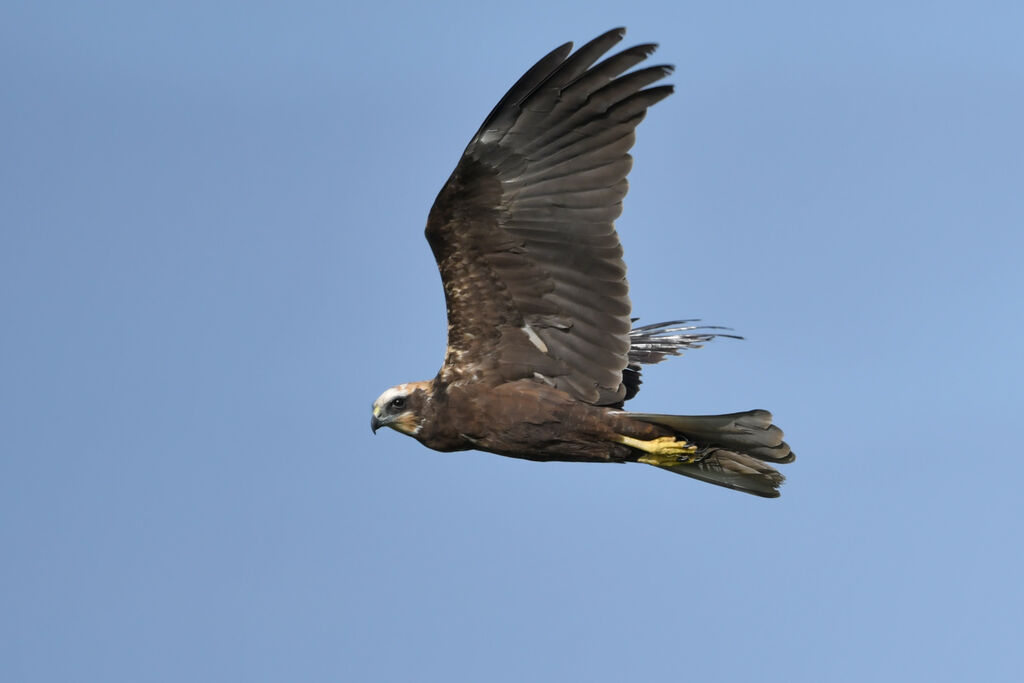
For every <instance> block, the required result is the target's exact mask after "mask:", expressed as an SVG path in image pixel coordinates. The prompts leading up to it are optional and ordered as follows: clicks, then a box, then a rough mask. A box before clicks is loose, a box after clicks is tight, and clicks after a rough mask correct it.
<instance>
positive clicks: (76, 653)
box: [0, 0, 1024, 683]
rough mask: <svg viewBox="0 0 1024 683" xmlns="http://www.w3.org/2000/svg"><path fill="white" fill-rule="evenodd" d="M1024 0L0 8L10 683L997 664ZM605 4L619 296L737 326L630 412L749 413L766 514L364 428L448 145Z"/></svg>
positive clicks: (611, 675) (1017, 465)
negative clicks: (660, 78)
mask: <svg viewBox="0 0 1024 683" xmlns="http://www.w3.org/2000/svg"><path fill="white" fill-rule="evenodd" d="M1022 7H1024V5H1021V4H1020V3H1018V2H1003V3H998V2H971V3H967V2H962V3H945V2H913V3H911V2H884V3H883V2H877V3H872V2H850V3H820V2H809V1H808V2H765V3H757V4H752V3H733V2H718V3H708V2H699V3H698V2H678V1H672V2H669V1H667V0H665V1H662V2H632V3H621V2H618V3H610V2H602V1H600V0H585V1H570V2H564V3H558V2H550V1H545V2H535V1H533V0H524V1H521V2H516V3H512V4H509V3H500V4H488V3H454V2H437V3H415V4H414V3H407V4H406V3H398V4H396V3H391V2H386V1H381V2H373V3H360V4H359V6H355V4H354V3H344V2H342V3H337V2H333V3H332V2H292V3H279V4H274V5H272V4H269V3H241V2H236V3H208V2H203V3H188V2H185V3H183V2H174V3H148V2H147V3H139V2H124V3H70V2H69V3H45V2H38V3H21V2H19V3H13V2H11V3H5V6H4V9H3V10H0V83H2V84H3V86H2V91H3V94H2V102H3V103H2V106H0V140H2V144H0V150H2V151H0V315H2V318H0V319H2V329H0V548H2V553H3V555H2V560H0V678H2V679H3V680H5V681H19V682H24V681H61V682H65V681H104V682H120V681H125V682H131V683H144V682H148V681H168V682H172V681H173V682H180V681H247V682H252V681H341V680H345V681H526V680H543V681H567V680H579V681H626V680H638V681H752V680H757V681H765V682H768V681H787V682H792V681H809V682H810V681H814V682H820V681H878V680H892V681H895V680H904V681H905V680H921V681H925V680H927V681H964V680H983V681H1011V680H1019V676H1020V636H1021V633H1022V631H1024V617H1022V614H1024V597H1022V588H1021V576H1022V575H1024V559H1022V556H1021V554H1022V553H1021V549H1020V546H1021V536H1022V529H1021V526H1022V525H1021V521H1022V519H1024V509H1022V507H1024V506H1022V503H1021V492H1020V484H1021V482H1022V481H1024V464H1022V463H1024V460H1022V458H1024V456H1022V454H1021V444H1020V438H1019V430H1020V427H1021V409H1022V407H1024V402H1022V390H1021V386H1022V384H1024V376H1022V375H1024V372H1022V366H1024V363H1022V354H1021V337H1022V335H1024V320H1022V318H1024V315H1022V310H1024V306H1022V303H1021V298H1022V295H1024V276H1022V275H1021V260H1022V255H1024V236H1022V233H1024V191H1022V190H1024V132H1022V122H1024V41H1022V40H1021V30H1022V27H1024V10H1022ZM617 25H626V26H628V27H629V34H628V35H627V40H626V43H627V44H632V43H636V42H647V41H656V42H660V43H661V49H660V51H659V53H658V59H659V60H663V61H665V62H670V63H674V64H675V65H676V66H677V71H676V73H675V75H674V76H673V77H672V79H671V80H672V82H673V83H675V85H676V87H677V93H676V95H674V96H673V97H672V98H670V99H668V100H666V101H665V102H662V103H660V104H658V105H657V106H656V107H655V108H654V109H653V110H652V111H651V113H650V115H649V116H648V118H647V120H646V121H645V122H644V123H643V125H642V126H641V128H640V130H639V136H638V143H637V145H636V147H635V148H634V155H635V157H636V164H635V167H634V171H633V173H632V175H631V186H632V190H631V192H630V195H629V197H628V198H627V200H626V209H625V213H624V215H623V217H622V219H621V220H620V221H619V224H618V227H619V231H620V234H621V236H622V240H623V243H624V245H625V247H626V256H627V261H628V263H629V265H630V279H631V284H632V296H633V302H634V309H635V313H636V314H637V315H639V316H641V317H642V319H643V320H644V321H647V322H654V321H656V320H659V319H665V318H672V317H679V316H693V317H702V318H704V319H705V320H706V321H708V322H712V323H717V324H725V325H731V326H732V327H734V328H735V329H736V330H737V331H738V332H739V333H740V334H743V335H745V336H746V337H747V339H746V341H742V342H735V341H729V340H725V341H720V342H717V343H715V344H712V345H711V346H709V347H707V348H705V349H702V350H700V351H696V352H693V353H691V354H688V355H687V356H686V357H684V358H681V359H676V360H673V361H671V362H669V363H666V364H664V365H661V366H658V367H656V368H652V369H651V370H650V371H649V372H648V373H647V375H646V382H645V384H644V388H643V391H642V392H641V394H640V396H639V397H638V398H637V399H636V401H635V402H634V403H633V404H631V405H632V407H634V408H635V409H640V410H647V411H656V412H678V413H711V412H728V411H734V410H742V409H749V408H755V407H763V408H768V409H771V410H772V411H773V412H774V413H775V416H776V420H777V422H778V423H779V424H780V425H781V426H782V427H783V428H784V429H785V430H786V433H787V436H788V440H789V441H790V443H791V444H792V445H793V447H794V449H795V450H796V452H797V454H798V458H797V461H796V463H794V464H793V465H790V466H788V467H787V468H786V474H787V475H788V477H789V481H788V483H787V485H786V486H785V487H784V490H783V496H782V498H781V499H779V500H774V501H772V500H762V499H758V498H753V497H749V496H744V495H741V494H738V493H734V492H730V491H726V490H724V489H719V488H715V487H711V486H706V485H701V484H699V483H697V482H693V481H690V480H687V479H684V478H682V477H674V476H669V475H668V474H666V473H664V472H661V471H658V470H656V469H654V468H649V467H640V466H601V465H578V464H576V465H573V464H538V463H530V462H523V461H515V460H510V459H505V458H500V457H497V456H493V455H486V454H480V453H474V452H467V453H460V454H441V453H434V452H431V451H428V450H426V449H424V448H422V447H420V446H419V445H418V444H417V443H415V442H414V441H413V440H411V439H408V438H405V437H401V436H399V435H397V434H395V433H393V432H387V433H379V434H377V436H375V437H373V436H371V434H370V430H369V427H368V421H369V417H370V403H371V401H372V400H373V399H374V398H375V397H376V396H377V395H378V394H379V393H380V391H381V390H383V389H384V388H386V387H387V386H390V385H392V384H395V383H398V382H400V381H406V380H415V379H428V378H430V377H432V376H433V374H434V373H435V372H436V370H437V368H438V366H439V364H440V362H441V358H442V354H443V350H444V341H445V340H444V333H445V321H444V309H443V298H442V293H441V288H440V285H439V281H438V277H437V273H436V270H435V268H434V263H433V259H432V258H431V255H430V252H429V250H428V248H427V245H426V242H425V241H424V240H423V236H422V228H423V225H424V222H425V219H426V215H427V211H428V209H429V207H430V203H431V202H432V201H433V198H434V195H435V194H436V192H437V191H438V189H439V188H440V186H441V184H442V183H443V181H444V180H445V178H446V177H447V176H448V173H449V172H450V171H451V169H452V167H453V165H454V164H455V162H456V160H457V158H458V156H459V154H460V152H461V150H462V148H463V146H464V145H465V143H466V142H467V140H468V138H469V136H470V135H471V133H472V132H473V131H474V130H475V129H476V127H477V125H478V124H479V123H480V121H481V120H482V119H483V117H484V116H485V115H486V113H487V112H488V111H489V110H490V108H491V107H492V106H493V104H494V103H495V102H496V100H497V98H498V97H499V96H500V95H501V94H502V93H503V92H504V91H505V89H506V88H507V87H508V86H509V85H510V84H511V83H512V82H513V80H514V79H515V78H516V77H518V76H519V75H520V73H521V72H522V71H523V70H524V69H525V68H526V67H528V66H529V65H530V64H531V63H532V62H533V61H534V60H535V59H536V58H538V57H540V56H541V55H542V54H544V53H545V52H546V51H547V50H549V49H551V48H553V47H554V46H556V45H558V44H560V43H561V42H563V41H566V40H576V41H577V42H580V41H585V40H587V39H589V38H591V37H593V36H595V35H597V34H598V33H599V32H601V31H603V30H605V29H608V28H610V27H613V26H617Z"/></svg>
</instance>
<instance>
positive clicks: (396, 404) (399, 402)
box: [390, 396, 405, 410]
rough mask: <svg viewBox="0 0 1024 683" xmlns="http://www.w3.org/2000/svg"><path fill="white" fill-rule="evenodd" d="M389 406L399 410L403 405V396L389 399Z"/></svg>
mask: <svg viewBox="0 0 1024 683" xmlns="http://www.w3.org/2000/svg"><path fill="white" fill-rule="evenodd" d="M390 406H391V407H392V408H393V409H394V410H401V409H402V408H404V407H405V397H404V396H399V397H398V398H393V399H391V403H390Z"/></svg>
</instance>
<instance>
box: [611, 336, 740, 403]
mask: <svg viewBox="0 0 1024 683" xmlns="http://www.w3.org/2000/svg"><path fill="white" fill-rule="evenodd" d="M633 322H636V318H634V319H633ZM699 322H700V321H699V320H669V321H667V322H663V323H654V324H651V325H642V326H640V327H634V328H633V329H632V330H630V332H629V342H630V344H629V365H627V366H626V369H625V370H623V371H622V383H623V385H624V386H625V387H626V395H625V396H623V398H622V401H623V402H625V401H628V400H629V399H631V398H633V397H634V396H636V395H637V392H639V391H640V385H641V384H643V382H642V381H641V379H640V372H641V367H640V366H641V365H654V364H656V363H660V362H661V361H663V360H665V359H666V358H668V357H669V356H680V355H682V354H683V352H684V351H687V350H689V349H699V348H700V347H702V346H704V344H706V343H707V342H709V341H711V340H712V339H714V338H715V337H728V338H729V339H743V337H740V336H739V335H735V334H726V333H724V332H711V331H710V330H726V329H729V328H727V327H720V326H718V325H695V324H694V323H699ZM619 407H622V406H621V404H620V405H619Z"/></svg>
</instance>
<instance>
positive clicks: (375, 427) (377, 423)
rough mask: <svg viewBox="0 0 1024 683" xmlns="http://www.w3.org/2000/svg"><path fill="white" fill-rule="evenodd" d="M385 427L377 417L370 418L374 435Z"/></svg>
mask: <svg viewBox="0 0 1024 683" xmlns="http://www.w3.org/2000/svg"><path fill="white" fill-rule="evenodd" d="M383 425H384V423H383V422H381V421H380V420H379V419H378V418H377V416H376V415H371V416H370V429H371V430H372V431H373V433H374V434H376V433H377V430H378V429H380V428H381V427H382V426H383Z"/></svg>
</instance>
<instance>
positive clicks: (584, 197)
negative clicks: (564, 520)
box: [426, 29, 672, 405]
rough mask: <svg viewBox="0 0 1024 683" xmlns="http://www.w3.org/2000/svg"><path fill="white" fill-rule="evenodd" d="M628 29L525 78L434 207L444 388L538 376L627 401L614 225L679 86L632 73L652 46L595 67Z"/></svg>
mask: <svg viewBox="0 0 1024 683" xmlns="http://www.w3.org/2000/svg"><path fill="white" fill-rule="evenodd" d="M624 33H625V31H624V29H615V30H613V31H609V32H608V33H605V34H604V35H602V36H599V37H598V38H596V39H594V40H592V41H591V42H589V43H587V44H586V45H584V46H583V47H581V48H580V49H579V50H577V51H576V52H574V53H572V54H570V51H571V49H572V45H571V44H566V45H563V46H561V47H559V48H558V49H556V50H554V51H552V52H551V53H549V54H548V55H547V56H546V57H544V58H543V59H541V60H540V61H539V62H538V63H537V64H536V65H535V66H534V67H532V68H531V69H530V70H529V71H527V72H526V74H525V75H523V76H522V77H521V78H520V79H519V81H518V82H517V83H516V84H515V85H514V86H513V87H512V88H511V90H509V92H508V93H507V94H506V95H505V96H504V97H503V98H502V99H501V101H500V102H499V103H498V105H497V106H496V107H495V108H494V110H493V111H492V112H491V114H490V115H489V116H488V117H487V119H486V120H485V121H484V123H483V125H482V126H481V127H480V130H479V131H477V133H476V135H475V136H474V137H473V139H472V140H471V141H470V143H469V145H468V146H467V147H466V150H465V152H464V153H463V156H462V159H461V160H460V161H459V164H458V166H457V167H456V168H455V171H454V172H453V173H452V175H451V177H450V178H449V180H448V182H447V184H446V185H445V186H444V188H443V189H442V190H441V192H440V194H439V195H438V197H437V200H436V201H435V202H434V206H433V208H432V209H431V212H430V217H429V220H428V223H427V230H426V235H427V239H428V241H429V242H430V246H431V248H432V249H433V251H434V256H435V258H436V259H437V262H438V267H439V269H440V271H441V279H442V282H443V284H444V289H445V298H446V302H447V307H448V325H449V329H448V355H447V357H446V358H445V363H444V366H443V367H442V369H441V372H440V373H439V379H440V380H441V381H442V382H445V383H449V384H450V383H454V382H459V381H479V382H485V383H492V384H499V383H502V382H507V381H513V380H516V379H520V378H524V377H536V376H538V375H539V376H540V377H541V378H543V379H544V380H545V381H547V382H548V383H550V384H551V385H553V386H555V387H557V388H560V389H563V390H564V391H566V392H568V393H569V394H571V395H573V396H574V397H576V398H577V399H579V400H582V401H586V402H588V403H594V404H599V405H613V404H616V403H619V402H621V401H622V400H623V398H624V396H625V395H626V393H627V387H626V385H624V384H623V371H624V370H625V369H626V367H627V364H628V362H629V358H628V355H629V353H630V348H631V339H630V318H629V314H630V302H629V288H628V285H627V283H626V267H625V264H624V263H623V261H622V247H621V246H620V244H619V239H618V235H617V234H616V232H615V227H614V221H615V219H616V218H617V217H618V216H619V214H620V213H621V211H622V199H623V197H624V196H625V195H626V191H627V188H628V185H627V183H626V175H627V174H628V173H629V170H630V167H631V165H632V158H631V157H630V156H629V154H628V150H629V149H630V147H632V145H633V141H634V129H635V128H636V126H637V124H638V123H639V122H640V121H641V120H642V119H643V117H644V114H645V113H646V110H647V108H648V107H649V106H651V105H652V104H654V103H655V102H657V101H659V100H661V99H663V98H665V97H667V96H668V95H669V94H670V93H671V92H672V88H671V86H655V87H648V86H651V84H652V83H654V82H656V81H658V80H659V79H661V78H663V77H664V76H666V75H667V74H669V73H670V72H671V68H670V67H667V66H654V67H649V68H645V69H639V70H636V71H632V72H629V73H626V72H627V71H628V70H629V69H631V68H632V67H634V66H636V65H637V64H639V63H640V62H642V61H643V60H644V59H646V58H647V57H648V56H649V55H650V54H651V53H652V52H653V50H654V46H653V45H639V46H636V47H633V48H630V49H628V50H625V51H623V52H620V53H618V54H616V55H614V56H612V57H609V58H607V59H605V60H604V61H602V62H600V63H597V64H595V62H597V60H598V59H599V58H600V57H601V56H602V55H604V54H605V53H606V52H607V51H608V50H609V49H611V47H612V46H614V45H615V44H616V43H618V42H619V41H620V40H621V39H622V37H623V35H624ZM650 353H651V354H654V353H657V351H654V350H651V352H650ZM647 357H649V358H652V357H653V355H648V356H647ZM641 362H645V361H641ZM646 362H654V361H646Z"/></svg>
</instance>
